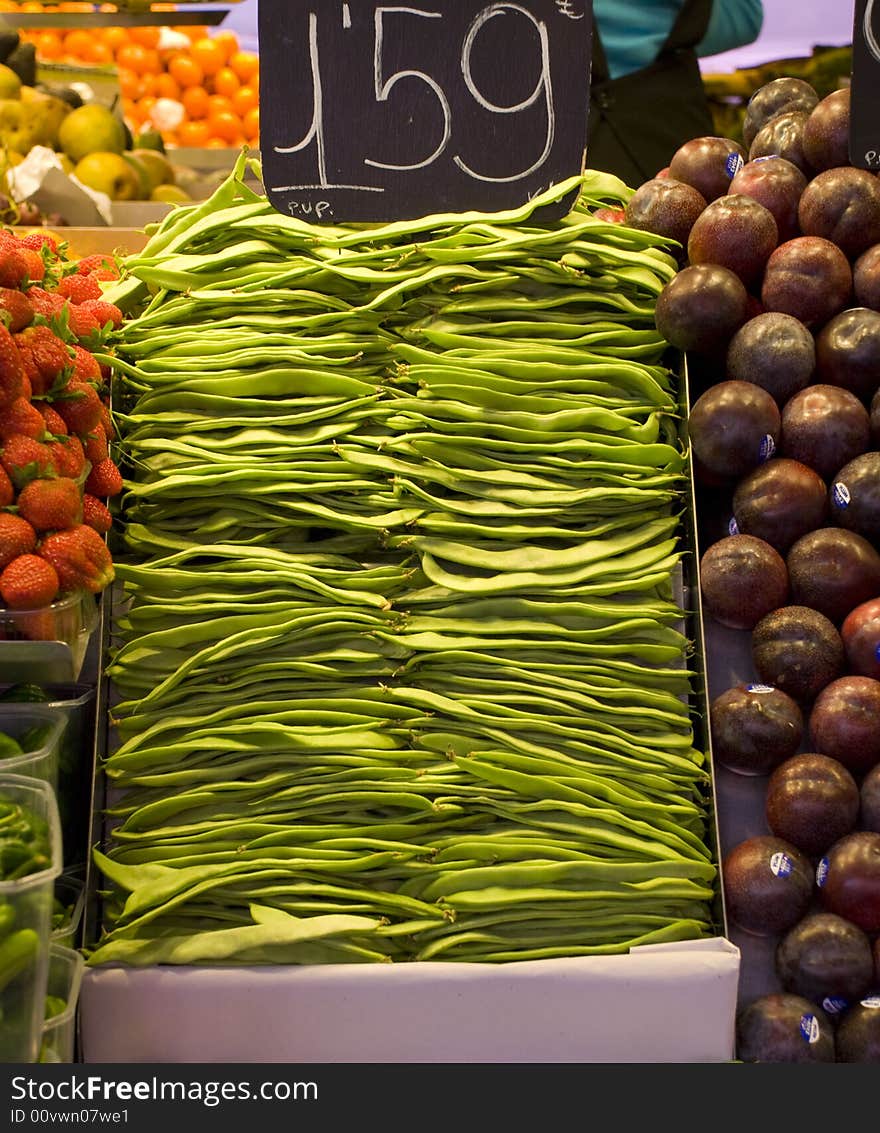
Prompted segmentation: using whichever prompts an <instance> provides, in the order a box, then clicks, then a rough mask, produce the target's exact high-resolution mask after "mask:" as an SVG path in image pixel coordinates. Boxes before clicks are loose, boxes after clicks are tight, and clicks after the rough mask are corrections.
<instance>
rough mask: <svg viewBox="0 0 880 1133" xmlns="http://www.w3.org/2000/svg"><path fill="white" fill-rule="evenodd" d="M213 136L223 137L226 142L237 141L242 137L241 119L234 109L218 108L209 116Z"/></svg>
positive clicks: (209, 125)
mask: <svg viewBox="0 0 880 1133" xmlns="http://www.w3.org/2000/svg"><path fill="white" fill-rule="evenodd" d="M208 127H209V129H210V131H211V137H212V138H222V139H223V141H225V142H237V141H239V140H240V139H241V137H242V126H241V119H240V118H239V116H238V115H237V114H236V113H235V112H234V111H232V110H218V111H217V112H216V113H214V114H211V115H210V117H209V118H208Z"/></svg>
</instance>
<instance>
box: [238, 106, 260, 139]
mask: <svg viewBox="0 0 880 1133" xmlns="http://www.w3.org/2000/svg"><path fill="white" fill-rule="evenodd" d="M241 124H242V128H243V129H244V136H245V137H246V138H247V140H248V141H249V142H250V143H251V145H258V144H259V141H260V108H259V106H253V107H251V109H250V110H248V111H247V113H246V114H245V115H244V116H243V117H242V120H241Z"/></svg>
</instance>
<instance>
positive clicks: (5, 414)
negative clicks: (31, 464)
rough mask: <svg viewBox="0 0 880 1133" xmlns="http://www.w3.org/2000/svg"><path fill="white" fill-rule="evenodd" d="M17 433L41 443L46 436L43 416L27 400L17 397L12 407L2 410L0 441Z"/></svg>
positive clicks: (0, 412) (8, 406) (0, 416)
mask: <svg viewBox="0 0 880 1133" xmlns="http://www.w3.org/2000/svg"><path fill="white" fill-rule="evenodd" d="M16 433H21V434H22V436H25V437H33V438H34V440H35V441H41V440H43V438H44V437H45V436H46V422H45V420H44V419H43V414H42V413H41V412H40V411H39V409H37V407H36V406H35V405H34V404H33V402H31V401H28V399H27V398H24V397H17V398H16V399H15V401H13V402H12V404H11V405H7V406H5V408H3V409H0V440H2V441H5V440H8V439H9V438H10V437H12V436H14V435H15V434H16Z"/></svg>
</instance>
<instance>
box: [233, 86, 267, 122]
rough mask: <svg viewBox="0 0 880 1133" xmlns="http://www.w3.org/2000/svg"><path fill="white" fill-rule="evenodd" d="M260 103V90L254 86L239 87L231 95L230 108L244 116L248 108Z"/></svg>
mask: <svg viewBox="0 0 880 1133" xmlns="http://www.w3.org/2000/svg"><path fill="white" fill-rule="evenodd" d="M259 105H260V92H259V91H258V90H255V89H254V87H239V88H238V90H237V91H236V92H235V94H233V96H232V109H233V110H234V111H235V113H236V114H238V115H239V117H241V118H244V116H245V114H247V112H248V111H249V110H253V109H254V107H255V106H259Z"/></svg>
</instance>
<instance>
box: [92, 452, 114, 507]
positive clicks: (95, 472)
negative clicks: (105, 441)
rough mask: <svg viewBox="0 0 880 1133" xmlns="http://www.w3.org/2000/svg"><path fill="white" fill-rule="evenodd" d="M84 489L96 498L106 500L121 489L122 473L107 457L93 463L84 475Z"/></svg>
mask: <svg viewBox="0 0 880 1133" xmlns="http://www.w3.org/2000/svg"><path fill="white" fill-rule="evenodd" d="M85 490H86V491H87V492H88V493H89V494H90V495H92V496H97V497H98V499H101V500H106V499H109V498H110V496H118V495H119V493H120V492H121V491H122V473H121V472H120V471H119V468H118V467H117V465H116V463H115V461H113V460H111V459H110V458H109V457H108V458H107V460H100V461H98V463H97V464H93V465H92V467H91V469H90V471H89V474H88V476H86V482H85Z"/></svg>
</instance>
